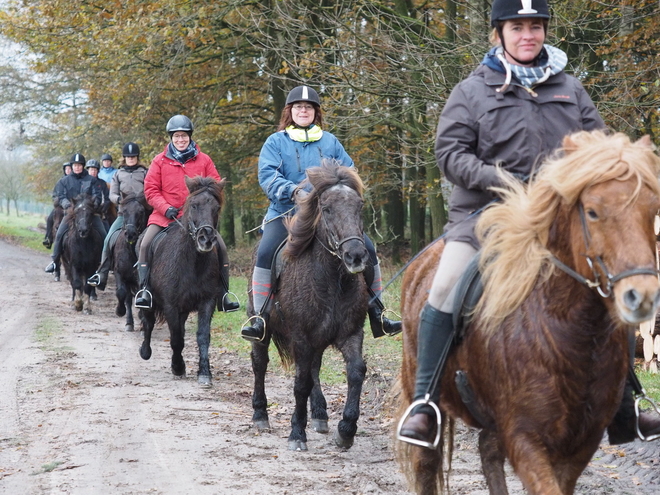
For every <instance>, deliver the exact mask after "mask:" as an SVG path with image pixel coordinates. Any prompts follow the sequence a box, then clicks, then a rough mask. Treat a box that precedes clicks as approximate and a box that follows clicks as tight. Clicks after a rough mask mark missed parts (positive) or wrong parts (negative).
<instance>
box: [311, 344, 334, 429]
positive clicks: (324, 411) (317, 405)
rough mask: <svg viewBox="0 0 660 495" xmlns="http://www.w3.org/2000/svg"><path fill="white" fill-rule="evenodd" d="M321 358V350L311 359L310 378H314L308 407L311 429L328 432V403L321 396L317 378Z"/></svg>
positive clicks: (319, 382) (321, 391)
mask: <svg viewBox="0 0 660 495" xmlns="http://www.w3.org/2000/svg"><path fill="white" fill-rule="evenodd" d="M322 360H323V352H317V353H315V354H314V357H313V360H312V379H313V380H314V386H313V387H312V393H311V395H310V396H309V409H310V412H311V415H312V430H314V431H315V432H317V433H328V431H330V429H329V428H328V403H327V402H326V400H325V397H324V396H323V390H322V389H321V381H320V380H319V373H320V371H321V361H322Z"/></svg>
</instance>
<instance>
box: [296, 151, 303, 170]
mask: <svg viewBox="0 0 660 495" xmlns="http://www.w3.org/2000/svg"><path fill="white" fill-rule="evenodd" d="M296 162H298V172H302V168H301V167H300V151H298V148H296Z"/></svg>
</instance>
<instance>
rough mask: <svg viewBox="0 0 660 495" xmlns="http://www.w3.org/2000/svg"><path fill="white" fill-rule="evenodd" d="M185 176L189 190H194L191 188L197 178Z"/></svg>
mask: <svg viewBox="0 0 660 495" xmlns="http://www.w3.org/2000/svg"><path fill="white" fill-rule="evenodd" d="M183 178H184V180H185V181H186V187H187V188H188V192H192V190H191V189H190V188H191V187H192V185H193V182H194V181H195V179H191V178H190V177H188V176H187V175H186V176H184V177H183Z"/></svg>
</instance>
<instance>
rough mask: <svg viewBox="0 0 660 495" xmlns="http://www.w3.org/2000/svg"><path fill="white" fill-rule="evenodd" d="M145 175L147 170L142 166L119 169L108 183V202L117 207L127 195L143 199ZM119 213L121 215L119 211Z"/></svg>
mask: <svg viewBox="0 0 660 495" xmlns="http://www.w3.org/2000/svg"><path fill="white" fill-rule="evenodd" d="M146 175H147V169H146V168H145V167H144V166H142V165H135V166H133V167H126V166H122V167H119V170H117V172H116V173H115V174H114V175H113V176H112V182H111V183H110V201H112V202H113V203H114V204H116V205H118V204H119V203H120V202H121V200H122V198H123V197H124V196H126V195H128V194H135V195H137V196H142V197H144V177H145V176H146ZM119 213H121V209H120V211H119Z"/></svg>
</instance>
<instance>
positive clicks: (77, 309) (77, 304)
mask: <svg viewBox="0 0 660 495" xmlns="http://www.w3.org/2000/svg"><path fill="white" fill-rule="evenodd" d="M73 307H74V308H76V311H82V309H83V305H82V303H81V302H79V301H76V303H75V304H74V305H73Z"/></svg>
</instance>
